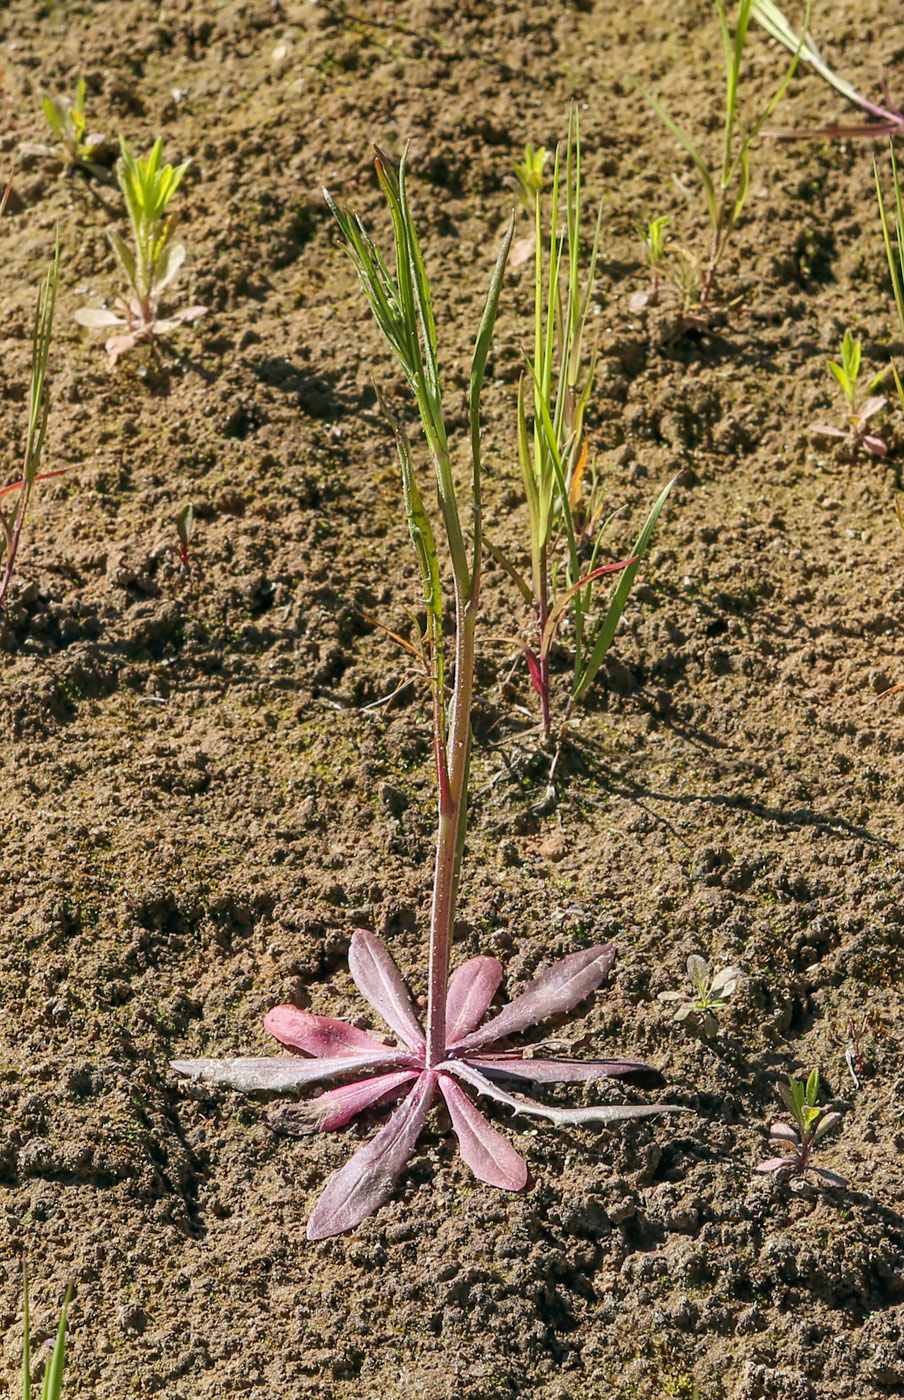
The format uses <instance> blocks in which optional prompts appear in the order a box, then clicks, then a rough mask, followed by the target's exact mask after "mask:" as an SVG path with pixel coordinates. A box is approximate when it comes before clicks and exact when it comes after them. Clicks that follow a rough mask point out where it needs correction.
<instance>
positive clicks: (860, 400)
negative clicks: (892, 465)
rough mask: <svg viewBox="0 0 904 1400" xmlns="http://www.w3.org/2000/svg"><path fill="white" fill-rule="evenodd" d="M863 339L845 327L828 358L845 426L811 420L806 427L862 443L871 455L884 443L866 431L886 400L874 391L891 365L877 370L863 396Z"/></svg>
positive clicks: (882, 450)
mask: <svg viewBox="0 0 904 1400" xmlns="http://www.w3.org/2000/svg"><path fill="white" fill-rule="evenodd" d="M862 350H863V342H862V341H860V340H855V339H854V337H853V336H852V335H851V332H850V331H849V330H847V331H845V333H844V338H843V339H842V342H841V347H840V352H839V358H838V360H829V362H828V365H829V369H830V370H831V372H832V374H833V375H834V377H835V380H836V382H837V383H838V385H839V387H840V389H841V392H842V394H843V395H844V399H845V403H846V405H847V413H846V420H847V427H846V429H845V430H844V431H842V430H841V429H840V428H836V427H834V426H832V425H829V424H826V423H813V424H811V426H810V431H811V432H812V433H815V434H816V436H817V437H834V438H841V439H842V440H843V441H844V442H846V443H847V444H848V445H849V446H851V447H855V448H856V447H863V448H864V449H865V450H866V451H867V452H871V453H872V454H873V456H875V457H884V456H885V455H886V453H887V452H888V443H887V442H886V441H885V439H884V438H880V437H877V436H876V435H875V434H874V433H871V432H870V431H869V421H870V419H871V418H874V417H875V415H876V414H877V413H881V411H882V409H883V408H885V406H886V405H887V403H888V400H887V399H886V398H885V397H884V396H883V395H881V394H878V395H877V394H874V393H873V390H874V389H877V388H878V387H879V385H880V384H881V383H882V381H883V379H885V378H886V376H887V375H888V374H889V373H890V370H891V366H889V367H888V368H887V369H883V370H880V371H879V373H878V374H877V375H874V376H873V378H872V379H871V380H870V381H869V383H868V384H867V386H866V395H865V397H864V396H862V395H861V391H860V387H859V380H860V360H861V354H862Z"/></svg>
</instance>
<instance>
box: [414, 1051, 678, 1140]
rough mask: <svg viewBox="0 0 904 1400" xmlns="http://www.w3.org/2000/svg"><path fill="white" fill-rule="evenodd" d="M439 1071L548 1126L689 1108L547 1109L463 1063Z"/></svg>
mask: <svg viewBox="0 0 904 1400" xmlns="http://www.w3.org/2000/svg"><path fill="white" fill-rule="evenodd" d="M440 1069H441V1070H443V1071H444V1072H445V1073H446V1074H454V1075H455V1077H456V1079H461V1080H463V1081H464V1082H465V1083H466V1084H469V1085H470V1086H471V1088H472V1089H476V1090H477V1093H478V1094H484V1095H486V1097H487V1098H489V1099H494V1100H495V1101H496V1103H501V1104H504V1105H505V1106H506V1108H511V1109H513V1110H514V1111H515V1113H527V1114H530V1115H531V1116H533V1117H534V1118H548V1119H549V1121H550V1122H551V1123H559V1124H565V1123H568V1124H578V1123H619V1122H622V1121H624V1120H626V1119H629V1118H650V1117H651V1116H652V1115H653V1114H654V1113H689V1112H690V1109H687V1108H682V1107H681V1106H680V1105H679V1104H672V1103H643V1104H596V1105H592V1106H588V1107H585V1108H550V1107H549V1106H548V1105H547V1104H545V1103H537V1101H536V1099H527V1098H525V1097H524V1096H523V1095H522V1094H517V1095H516V1094H508V1093H506V1091H505V1090H504V1089H500V1088H499V1085H498V1084H494V1083H493V1082H492V1081H491V1080H489V1079H485V1078H484V1076H483V1075H482V1074H481V1073H480V1072H479V1071H478V1070H476V1069H474V1068H473V1067H472V1066H471V1065H469V1064H468V1062H467V1061H466V1060H445V1061H444V1062H443V1064H442V1065H440Z"/></svg>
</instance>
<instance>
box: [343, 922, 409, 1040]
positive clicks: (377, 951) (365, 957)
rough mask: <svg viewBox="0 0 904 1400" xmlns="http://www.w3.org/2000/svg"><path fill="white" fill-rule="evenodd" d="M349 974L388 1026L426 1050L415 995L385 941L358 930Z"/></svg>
mask: <svg viewBox="0 0 904 1400" xmlns="http://www.w3.org/2000/svg"><path fill="white" fill-rule="evenodd" d="M348 970H349V972H350V973H351V975H352V978H353V979H354V983H355V986H356V987H357V988H358V991H359V992H360V993H361V995H362V996H363V997H365V998H366V1000H367V1001H369V1002H370V1004H371V1006H372V1007H373V1008H374V1010H375V1011H376V1012H377V1013H378V1014H379V1015H380V1016H382V1017H383V1020H384V1021H385V1022H386V1024H387V1026H390V1027H391V1028H392V1030H394V1031H395V1033H396V1035H397V1036H400V1037H401V1039H402V1040H404V1042H405V1044H406V1045H410V1046H411V1048H412V1050H418V1051H420V1050H423V1049H424V1046H425V1044H426V1042H425V1039H424V1032H423V1030H422V1028H421V1024H420V1022H419V1021H418V1018H417V1015H416V1013H415V1010H414V1003H413V1002H412V1000H411V993H410V992H409V990H408V988H407V987H406V986H405V983H404V982H403V981H402V974H401V973H400V972H399V969H398V968H397V967H396V965H395V962H394V961H393V959H392V957H391V955H390V953H389V950H388V949H387V947H386V944H385V943H384V942H383V940H382V938H378V937H377V935H376V934H375V933H370V932H368V930H367V929H364V928H358V929H355V932H354V933H353V934H352V942H351V947H350V948H349V950H348Z"/></svg>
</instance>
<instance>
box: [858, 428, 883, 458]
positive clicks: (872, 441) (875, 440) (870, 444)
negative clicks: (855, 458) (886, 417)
mask: <svg viewBox="0 0 904 1400" xmlns="http://www.w3.org/2000/svg"><path fill="white" fill-rule="evenodd" d="M861 442H862V443H863V446H864V447H865V448H866V450H867V451H868V452H872V454H873V456H874V457H885V456H887V454H888V443H887V442H886V441H885V439H884V438H880V437H875V436H874V435H873V434H872V433H864V435H863V437H862V438H861Z"/></svg>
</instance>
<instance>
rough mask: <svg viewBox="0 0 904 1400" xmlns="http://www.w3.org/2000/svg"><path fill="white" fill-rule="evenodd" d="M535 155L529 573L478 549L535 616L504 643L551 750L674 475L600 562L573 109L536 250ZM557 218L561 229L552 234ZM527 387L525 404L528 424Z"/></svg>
mask: <svg viewBox="0 0 904 1400" xmlns="http://www.w3.org/2000/svg"><path fill="white" fill-rule="evenodd" d="M542 154H543V153H542V152H534V151H533V148H532V147H530V146H529V147H528V148H527V153H526V156H525V161H524V164H523V165H519V166H516V173H517V175H518V179H519V183H520V184H521V187H522V190H523V192H524V195H525V197H526V198H529V199H530V200H531V201H532V209H533V214H534V230H535V237H534V249H535V252H534V347H533V358H532V359H528V361H527V373H526V375H525V376H524V377H523V378H522V380H521V384H520V386H519V390H518V407H517V433H518V460H519V465H520V468H521V479H522V482H523V485H524V492H525V496H526V498H527V509H528V517H529V526H530V571H529V573H528V572H522V571H521V570H519V569H518V568H517V567H516V565H515V564H514V563H513V562H512V561H511V560H510V559H509V558H508V557H507V556H506V555H505V554H503V552H502V550H500V549H499V548H497V547H496V546H495V545H493V544H489V543H488V545H487V549H488V552H489V553H490V554H491V555H492V556H493V558H494V559H495V560H496V561H497V563H498V564H500V565H501V567H502V568H503V570H504V571H505V573H506V574H507V575H508V577H509V578H510V579H511V580H512V582H513V583H514V584H515V586H516V587H517V589H518V591H519V592H520V594H521V596H522V597H523V598H524V600H525V602H526V603H527V604H528V606H529V607H530V608H531V611H532V613H533V616H534V628H533V632H534V635H533V638H532V641H531V643H530V644H527V643H525V642H523V641H522V640H521V639H520V638H512V639H511V640H513V641H515V643H516V644H517V645H518V646H519V647H521V648H522V650H523V651H524V654H525V658H526V661H527V666H528V671H529V674H530V679H531V684H532V686H533V688H534V690H535V691H536V693H537V695H538V697H539V701H540V714H541V720H542V726H543V739H544V743H545V744H546V745H547V746H550V745H552V744H553V740H554V730H555V732H556V733H557V734H558V736H559V737H561V734H562V732H563V731H564V726H565V724H567V721H568V719H569V717H570V715H571V712H572V709H573V707H574V705H575V704H576V703H577V702H578V701H579V700H580V699H581V698H582V697H583V696H584V695H585V694H586V692H587V690H588V689H589V688H590V686H591V685H592V684H593V681H594V680H595V678H596V675H597V673H598V671H599V669H600V667H601V666H602V664H603V661H604V660H605V657H606V653H607V652H608V650H609V647H610V646H611V644H612V640H613V638H614V636H615V632H616V629H617V627H618V624H619V621H620V619H621V615H622V613H623V612H624V609H625V605H626V603H627V601H628V597H629V594H630V592H631V588H632V585H633V583H634V579H635V576H636V574H637V570H638V567H639V565H640V561H641V559H642V558H643V555H644V554H645V553H646V550H647V546H648V544H649V542H650V539H651V537H652V534H653V529H654V527H655V525H656V521H657V520H658V518H659V513H660V511H661V510H662V507H663V506H664V505H665V501H666V498H667V496H668V494H669V492H670V491H671V488H672V486H673V485H674V481H671V482H669V483H668V485H667V486H666V487H665V489H664V490H663V491H662V492H661V493H660V495H659V497H658V498H657V500H656V501H655V503H654V505H653V508H652V510H651V511H650V513H649V515H648V517H647V520H646V523H645V524H644V526H643V528H642V530H641V532H640V534H639V535H638V537H637V539H636V540H635V542H634V548H633V550H632V552H631V555H630V557H629V558H627V559H624V560H622V561H620V562H618V563H612V564H601V563H600V556H601V552H602V546H603V539H604V536H605V534H606V531H607V528H608V526H609V524H610V523H611V520H612V516H611V515H609V516H608V517H606V518H604V503H603V498H602V492H601V491H599V489H598V487H597V485H596V483H595V482H594V480H593V473H592V470H591V472H590V473H588V472H587V470H586V468H587V462H588V456H589V445H588V443H587V441H586V438H585V434H584V415H585V413H586V409H587V404H588V401H589V399H590V394H591V391H592V388H593V380H594V374H595V357H591V359H590V363H589V364H586V363H585V357H584V345H583V338H584V326H585V323H586V319H587V312H588V308H589V303H590V294H591V291H592V288H593V279H594V275H595V271H596V262H597V256H598V252H599V240H600V222H601V214H602V209H600V212H599V213H598V215H597V219H596V227H595V232H594V238H593V244H592V247H591V252H590V258H589V263H588V266H587V269H586V273H585V274H584V276H583V277H582V274H581V266H580V238H581V199H582V189H581V144H580V130H579V126H578V118H577V112H576V110H575V109H574V108H573V109H572V112H571V118H570V121H569V127H568V141H567V144H566V148H565V156H564V169H563V161H562V152H561V150H560V149H557V150H556V154H555V159H554V161H553V172H552V182H551V189H550V195H549V207H548V247H547V249H546V250H544V229H543V202H544V201H543V176H542V170H543V161H542V159H540V156H541V155H542ZM563 206H564V207H563ZM562 214H564V219H565V231H564V234H560V232H559V220H560V215H562ZM528 394H530V399H531V406H532V410H533V413H532V417H533V423H532V425H531V426H529V425H528ZM588 477H589V478H590V491H589V493H588V491H587V485H588ZM676 479H677V478H676ZM616 572H621V578H620V579H619V583H618V587H617V588H616V590H615V593H614V594H613V597H612V599H611V601H610V603H609V606H608V608H606V609H605V610H604V611H602V612H599V611H597V608H596V601H595V598H596V588H595V586H594V585H595V584H596V583H597V582H598V581H599V579H601V578H603V577H604V576H605V575H607V574H611V573H616ZM566 618H567V619H568V621H569V622H570V624H571V636H572V641H573V662H572V679H571V693H570V696H569V699H568V702H567V704H566V707H565V712H564V715H563V717H562V719H561V720H559V721H558V723H556V724H554V717H553V710H552V697H551V673H550V653H551V649H552V646H553V643H554V642H555V641H556V639H557V637H558V635H559V630H560V628H561V626H562V624H563V622H564V621H565V620H566ZM557 744H558V739H556V740H555V746H557Z"/></svg>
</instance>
